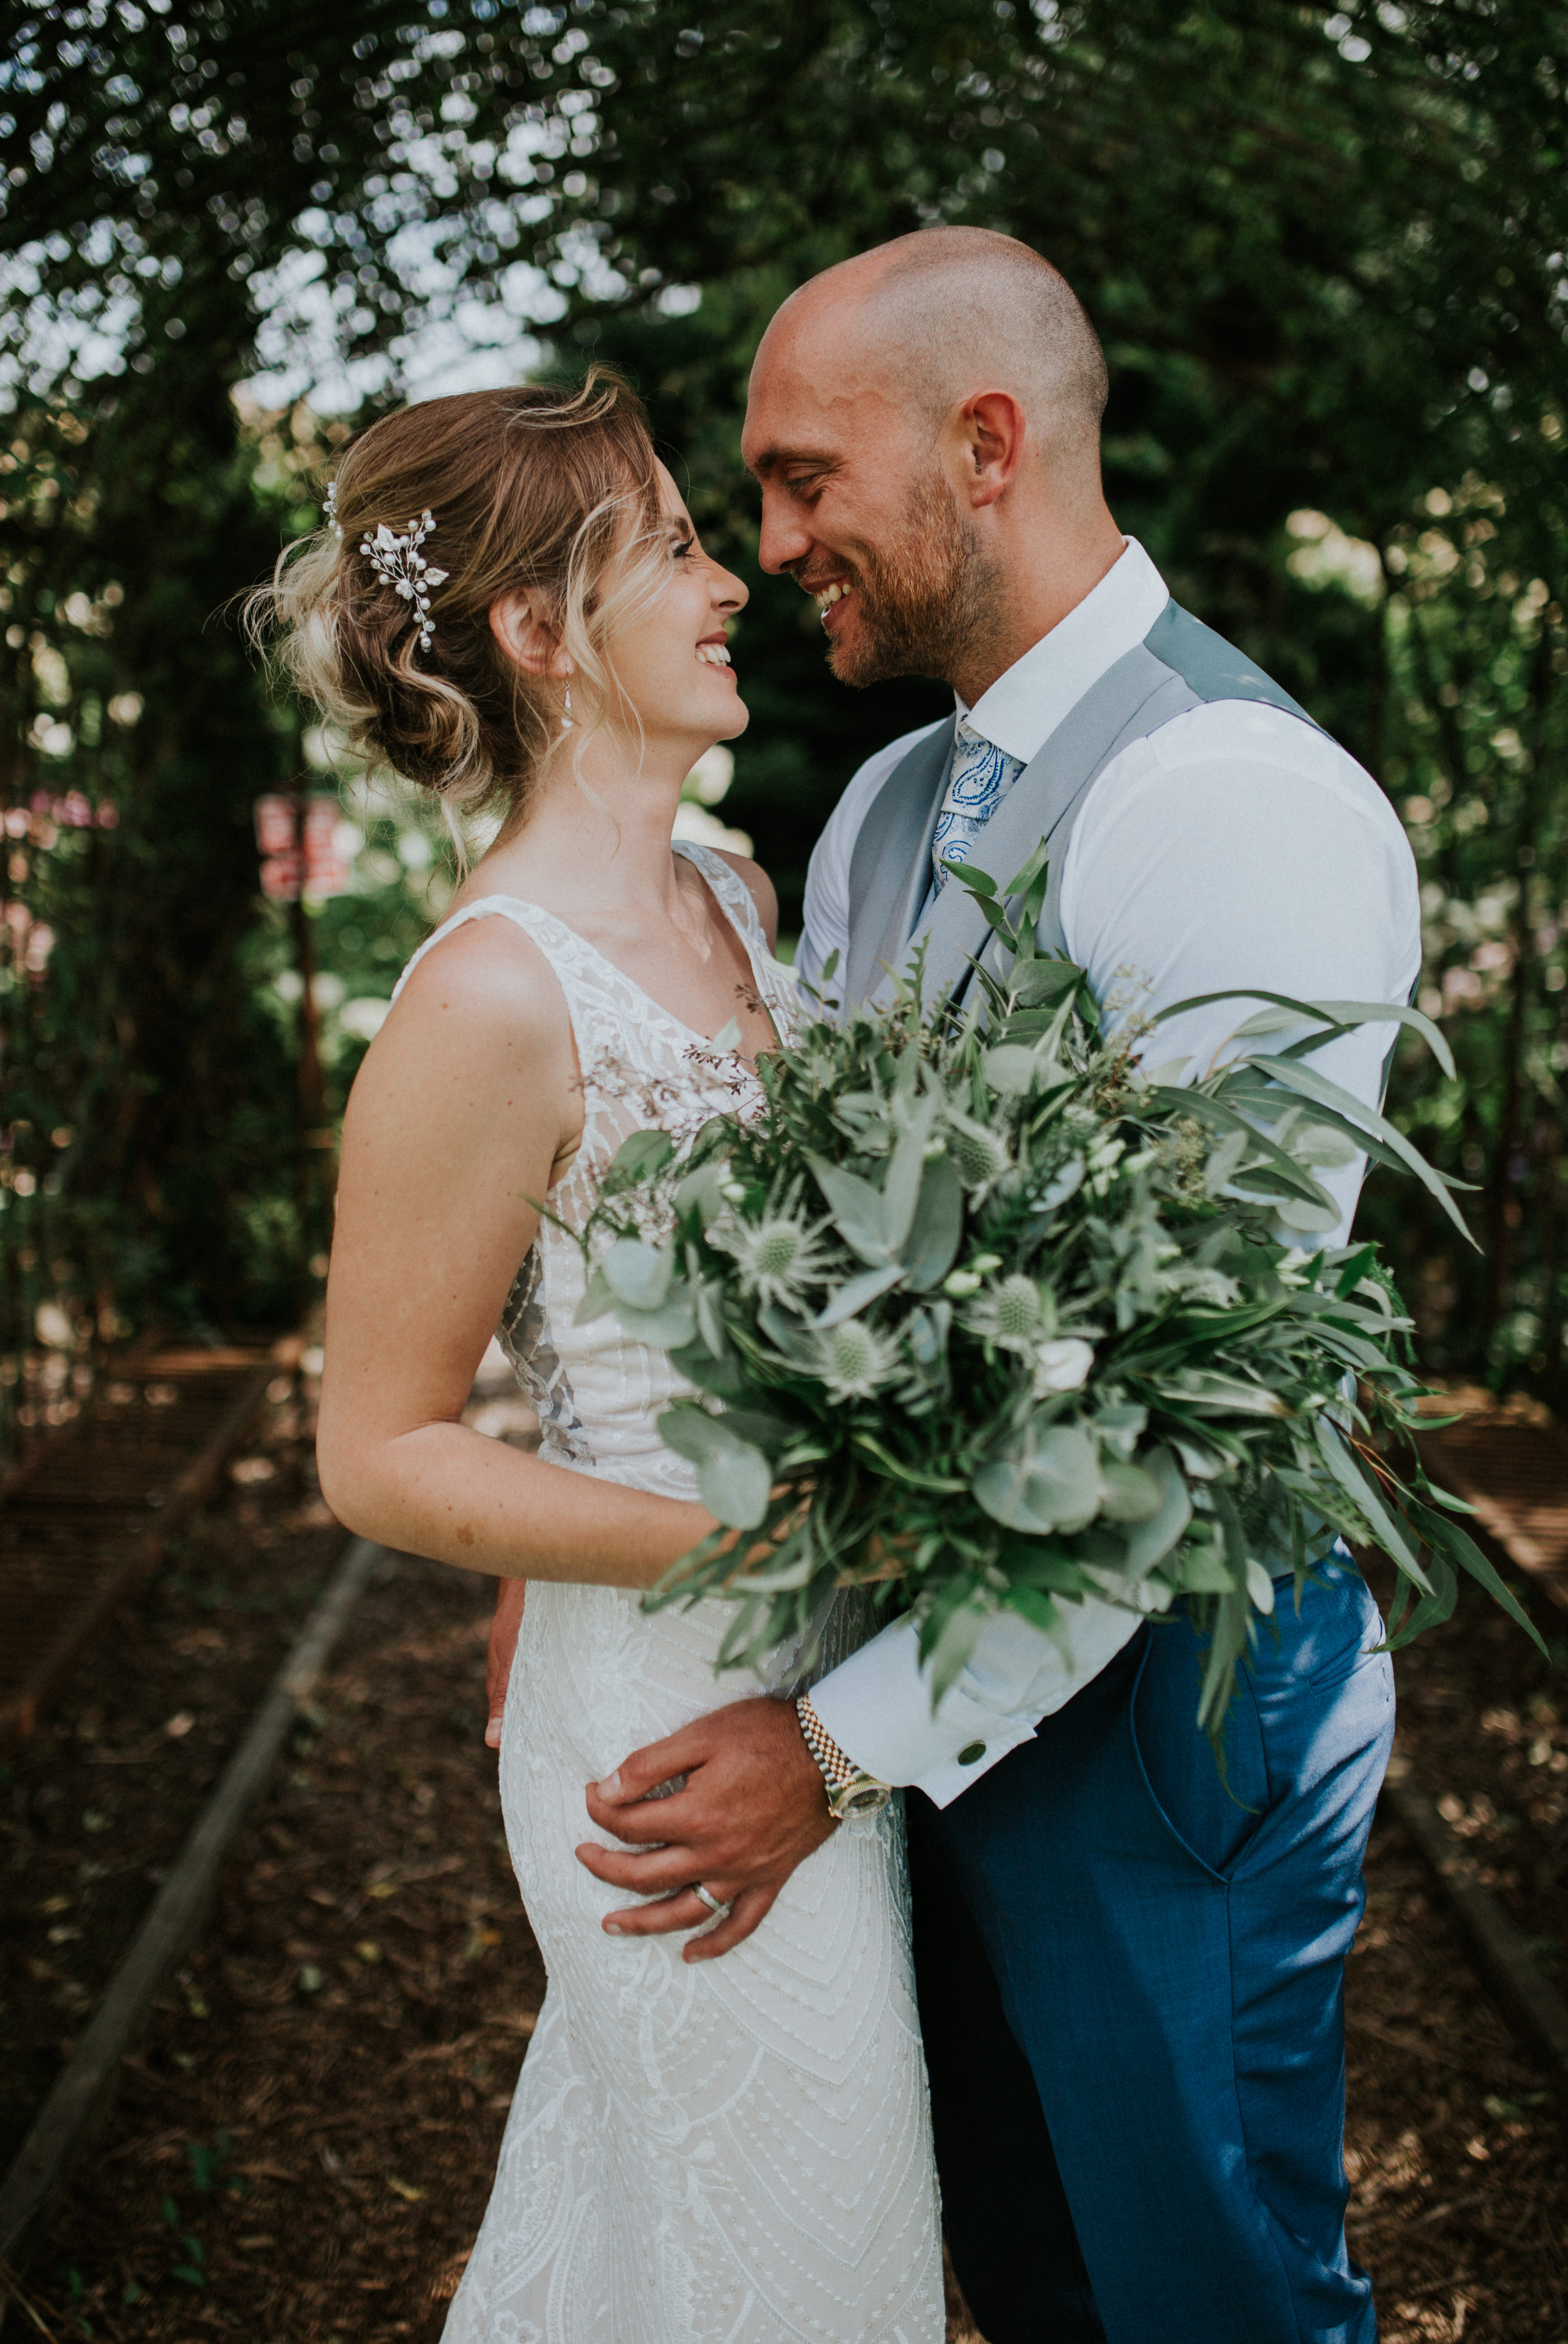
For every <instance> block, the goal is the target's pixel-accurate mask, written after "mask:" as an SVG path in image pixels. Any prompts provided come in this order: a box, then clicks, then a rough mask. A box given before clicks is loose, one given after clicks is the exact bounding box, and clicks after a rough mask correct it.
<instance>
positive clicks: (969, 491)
mask: <svg viewBox="0 0 1568 2344" xmlns="http://www.w3.org/2000/svg"><path fill="white" fill-rule="evenodd" d="M1027 430H1028V426H1027V422H1026V420H1025V416H1024V409H1023V407H1022V404H1021V403H1020V401H1019V400H1017V399H1015V398H1014V396H1013V394H1012V392H1011V391H1010V390H980V391H976V393H975V396H974V397H973V398H972V399H966V400H965V401H964V404H963V406H962V407H960V408H959V409H957V411H956V414H955V416H954V418H953V424H952V432H953V442H954V445H953V452H954V454H955V455H956V457H957V459H958V468H959V479H960V482H961V486H962V492H963V494H964V495H965V496H966V500H967V501H968V503H969V506H970V508H971V510H975V511H978V510H980V508H981V507H982V506H985V505H994V504H995V503H996V500H997V498H998V497H999V496H1001V494H1002V493H1003V491H1004V490H1006V489H1007V488H1008V487H1010V486H1011V484H1012V482H1013V480H1015V479H1016V477H1017V471H1018V468H1019V466H1020V465H1021V464H1022V462H1023V460H1024V442H1025V440H1026V438H1027Z"/></svg>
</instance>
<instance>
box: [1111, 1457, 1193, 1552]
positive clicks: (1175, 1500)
mask: <svg viewBox="0 0 1568 2344" xmlns="http://www.w3.org/2000/svg"><path fill="white" fill-rule="evenodd" d="M1138 1462H1139V1464H1140V1465H1141V1466H1142V1468H1143V1470H1144V1471H1145V1473H1147V1474H1148V1477H1149V1479H1150V1480H1152V1481H1153V1482H1154V1483H1155V1484H1156V1486H1157V1488H1158V1491H1159V1507H1158V1511H1157V1512H1155V1513H1153V1514H1150V1515H1149V1516H1148V1519H1147V1520H1146V1521H1139V1522H1134V1523H1133V1524H1132V1525H1131V1526H1130V1528H1129V1529H1128V1533H1127V1544H1126V1561H1125V1564H1124V1566H1123V1567H1124V1570H1125V1572H1126V1575H1127V1577H1128V1580H1129V1581H1133V1582H1134V1583H1136V1582H1137V1581H1138V1580H1140V1579H1142V1578H1143V1577H1144V1576H1145V1574H1146V1573H1147V1572H1148V1571H1152V1570H1153V1569H1154V1567H1155V1565H1156V1563H1159V1562H1163V1561H1165V1558H1166V1556H1167V1555H1168V1553H1169V1552H1170V1551H1171V1549H1172V1547H1174V1546H1175V1544H1176V1542H1177V1541H1178V1540H1179V1538H1180V1537H1181V1536H1182V1534H1183V1532H1184V1531H1186V1529H1187V1526H1188V1524H1189V1522H1190V1521H1191V1520H1192V1500H1191V1498H1190V1497H1189V1494H1188V1488H1187V1483H1186V1481H1185V1480H1183V1478H1182V1473H1181V1469H1180V1467H1179V1464H1178V1463H1177V1460H1176V1459H1175V1458H1174V1457H1173V1456H1172V1454H1171V1452H1170V1450H1168V1449H1167V1448H1165V1447H1164V1446H1163V1445H1161V1446H1160V1447H1158V1448H1156V1449H1149V1450H1145V1451H1144V1453H1143V1455H1142V1456H1141V1457H1140V1458H1139V1460H1138Z"/></svg>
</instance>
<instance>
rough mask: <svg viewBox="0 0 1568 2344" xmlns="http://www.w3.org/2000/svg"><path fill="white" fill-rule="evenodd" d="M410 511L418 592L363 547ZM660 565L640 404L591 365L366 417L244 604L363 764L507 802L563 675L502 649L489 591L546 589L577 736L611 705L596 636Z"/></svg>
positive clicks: (654, 583) (516, 804) (542, 732)
mask: <svg viewBox="0 0 1568 2344" xmlns="http://www.w3.org/2000/svg"><path fill="white" fill-rule="evenodd" d="M426 516H429V517H430V520H432V522H433V526H432V527H431V528H430V530H429V531H428V533H426V534H425V535H424V536H423V537H422V538H420V539H419V540H418V541H417V552H418V555H419V557H420V558H421V559H422V561H423V562H424V563H425V564H426V565H427V569H428V572H429V573H430V577H431V578H433V575H434V573H436V572H438V571H440V572H443V573H444V576H443V577H442V578H441V581H440V583H431V582H429V581H428V579H426V578H425V577H424V576H422V575H421V573H420V572H419V571H418V570H417V569H416V570H415V572H414V574H415V579H416V581H417V582H418V583H419V584H420V597H419V599H417V600H416V598H415V597H414V596H413V595H412V594H404V593H402V592H400V591H398V590H397V588H396V587H395V586H394V585H393V584H390V583H389V582H388V581H387V579H386V577H385V576H384V575H383V574H382V572H381V571H379V570H378V568H377V567H376V565H375V563H374V562H373V561H372V560H371V558H370V556H369V554H367V553H366V552H364V551H361V548H362V546H363V545H364V544H365V542H366V541H367V540H368V541H371V542H372V543H374V542H375V541H376V535H377V531H378V530H379V529H384V530H388V531H389V532H390V534H391V536H392V537H394V538H402V539H404V540H405V541H408V540H409V539H410V537H412V536H413V535H414V533H415V532H417V531H418V530H420V524H421V520H423V519H424V518H425V517H426ZM334 523H335V528H334V526H333V524H334ZM384 542H385V541H383V543H384ZM400 560H401V562H402V566H403V567H404V569H405V570H406V569H407V568H408V567H410V564H409V563H408V561H407V558H406V556H405V557H399V556H397V555H396V554H394V556H393V557H392V561H393V567H394V568H396V567H398V566H399V562H400ZM669 566H670V549H669V530H668V526H667V524H666V522H665V521H664V520H663V514H662V510H661V506H660V500H659V489H658V482H657V479H656V477H655V472H654V455H653V443H652V436H651V434H650V432H649V429H648V419H647V416H646V414H645V412H644V411H643V408H642V402H641V400H640V399H638V398H637V395H636V393H635V392H634V391H633V390H632V389H631V387H630V386H629V385H628V384H627V383H626V382H624V381H623V380H622V378H621V377H620V376H619V375H618V374H616V373H614V372H613V371H612V369H610V368H608V367H602V366H595V367H592V368H591V369H590V370H589V373H588V375H587V378H586V379H585V380H584V382H583V384H582V389H579V390H575V391H562V390H561V389H551V388H549V387H545V386H540V385H531V386H524V387H522V388H521V389H512V390H475V391H466V392H464V393H462V394H461V395H460V396H459V397H456V398H452V399H430V401H429V402H428V404H426V405H423V406H419V407H407V408H404V409H401V410H400V412H399V413H398V414H396V415H389V416H386V417H384V418H383V419H381V420H380V421H379V422H378V423H373V424H372V425H371V426H370V428H369V430H368V431H366V432H365V433H364V434H363V435H362V436H361V437H360V438H359V439H358V440H355V441H354V443H353V445H352V446H351V447H350V448H349V451H348V453H347V454H346V455H345V456H344V457H343V459H342V460H341V462H340V463H339V466H338V470H337V474H336V477H335V479H334V481H333V486H332V496H331V502H330V505H329V526H328V527H327V528H325V529H323V530H320V531H319V532H318V533H317V534H316V535H315V536H313V537H310V538H307V539H305V540H303V541H301V543H300V545H299V546H298V547H290V548H289V549H288V551H286V552H285V553H284V554H283V556H282V557H281V559H280V560H279V561H278V568H277V571H276V572H275V574H274V578H273V583H272V585H271V587H270V588H268V589H263V590H262V591H259V592H258V594H256V595H254V596H253V597H252V598H251V604H250V610H249V616H250V620H251V623H252V625H253V627H254V629H255V630H256V631H257V632H258V634H262V635H270V636H272V637H273V638H274V645H275V656H276V657H277V659H278V663H279V664H280V666H281V667H282V669H283V671H284V672H285V673H286V674H287V675H288V678H289V679H290V681H291V682H293V683H294V684H295V685H296V686H297V687H298V690H299V691H300V692H302V693H303V694H304V695H305V696H306V698H308V699H309V700H311V701H313V702H315V704H316V706H317V707H318V708H319V710H320V711H321V713H322V715H323V716H324V717H325V718H326V719H327V721H328V722H329V723H330V724H332V725H333V726H335V727H336V729H337V730H338V731H339V732H341V733H342V734H343V736H344V738H345V740H346V741H347V743H349V747H350V748H351V749H352V750H354V751H355V752H356V753H358V754H359V755H360V756H361V757H363V758H364V760H365V761H366V763H367V765H368V767H369V768H370V769H371V770H378V769H379V770H386V769H387V768H390V770H391V771H392V772H393V773H399V774H401V775H402V776H404V777H405V778H406V779H407V780H409V781H411V782H416V783H421V784H422V785H423V786H424V787H425V788H427V789H430V790H433V791H435V792H437V793H439V795H440V797H441V799H442V800H443V801H444V802H445V803H446V804H447V805H449V806H450V807H452V808H453V809H458V808H460V809H462V810H464V811H466V812H470V813H472V812H475V811H478V810H479V809H481V808H482V807H485V806H487V805H493V806H496V807H498V808H502V809H504V811H505V813H507V814H508V815H509V816H510V815H515V814H517V813H521V811H522V810H523V808H524V807H525V805H526V803H527V799H528V793H529V788H530V784H531V782H532V781H533V780H534V778H535V776H536V775H537V774H538V773H539V771H540V769H541V764H542V763H543V760H544V758H545V756H546V754H547V753H548V752H549V751H550V749H551V747H552V746H553V745H554V744H555V743H558V742H559V741H560V740H561V737H562V736H561V701H562V693H561V683H560V682H559V681H558V680H555V679H553V678H549V677H542V676H533V675H530V674H528V673H526V672H524V671H523V670H522V669H521V668H520V667H519V666H518V665H517V664H516V663H515V662H513V661H512V660H511V659H509V658H508V656H507V654H506V653H505V652H504V651H503V650H502V649H501V645H500V644H499V643H498V642H496V640H495V637H494V636H493V634H492V633H491V625H490V611H491V604H492V603H494V602H495V601H498V600H500V599H501V597H502V596H503V595H505V594H508V593H513V592H517V591H520V590H524V589H526V590H529V591H537V592H538V593H540V594H541V596H542V598H543V601H544V602H545V605H546V607H547V610H548V613H549V618H550V623H551V625H552V626H553V627H554V629H555V631H556V632H557V634H558V635H559V637H560V640H561V647H562V649H563V650H564V652H565V653H566V656H567V658H568V659H569V660H570V661H571V662H572V677H571V689H572V725H573V730H572V733H571V734H570V735H568V736H567V737H568V738H570V739H571V740H572V745H573V747H574V749H576V748H578V747H579V746H580V744H581V743H582V742H584V741H585V740H586V739H587V737H588V736H589V735H590V734H591V733H592V732H594V731H595V730H596V729H597V728H598V727H599V726H600V725H602V723H603V722H605V720H606V718H607V717H608V716H609V715H610V714H611V712H612V708H613V707H614V704H615V701H616V684H615V677H614V670H613V666H612V659H611V655H610V650H609V646H610V642H611V639H612V636H613V635H614V633H615V631H616V630H617V629H618V628H619V627H621V626H622V625H624V624H625V623H626V622H627V621H630V620H632V619H634V618H635V617H637V616H639V615H640V614H641V612H642V611H643V610H645V609H646V608H647V607H648V605H649V603H650V602H651V601H652V599H653V597H654V596H655V595H656V594H657V593H658V591H660V588H661V587H662V585H663V581H664V580H665V579H666V578H667V577H668V575H669Z"/></svg>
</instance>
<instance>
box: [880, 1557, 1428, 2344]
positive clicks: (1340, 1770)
mask: <svg viewBox="0 0 1568 2344" xmlns="http://www.w3.org/2000/svg"><path fill="white" fill-rule="evenodd" d="M1319 1569H1320V1576H1321V1577H1322V1579H1323V1580H1324V1581H1325V1582H1326V1584H1325V1585H1324V1586H1322V1587H1312V1586H1309V1587H1308V1588H1307V1589H1306V1590H1305V1591H1303V1594H1302V1598H1301V1607H1300V1616H1298V1615H1297V1612H1296V1610H1295V1605H1294V1601H1293V1598H1292V1594H1291V1590H1290V1581H1285V1582H1284V1583H1283V1584H1282V1585H1280V1587H1279V1588H1278V1590H1277V1593H1278V1596H1279V1610H1278V1612H1277V1614H1276V1621H1277V1625H1278V1636H1277V1637H1276V1636H1275V1635H1273V1634H1272V1633H1270V1629H1269V1627H1268V1625H1267V1624H1266V1623H1265V1624H1264V1625H1262V1626H1261V1628H1260V1632H1259V1638H1258V1642H1257V1645H1256V1648H1255V1650H1254V1652H1253V1653H1252V1655H1251V1657H1250V1660H1249V1665H1248V1666H1247V1668H1246V1669H1245V1670H1244V1672H1243V1673H1242V1676H1241V1682H1240V1686H1239V1692H1238V1694H1237V1698H1236V1700H1235V1702H1234V1703H1233V1704H1232V1708H1231V1712H1230V1718H1229V1726H1228V1731H1227V1765H1228V1773H1229V1794H1228V1793H1227V1791H1226V1789H1225V1787H1224V1786H1223V1785H1222V1783H1221V1782H1220V1779H1219V1772H1218V1769H1217V1768H1216V1765H1215V1763H1214V1757H1213V1754H1212V1752H1211V1751H1210V1748H1209V1743H1208V1741H1207V1739H1206V1738H1205V1736H1204V1735H1203V1734H1202V1733H1199V1730H1198V1728H1197V1725H1196V1723H1194V1717H1195V1713H1196V1710H1197V1705H1198V1693H1199V1675H1200V1669H1201V1662H1202V1651H1201V1647H1200V1644H1199V1639H1198V1637H1197V1636H1196V1634H1195V1633H1194V1632H1193V1630H1192V1627H1191V1625H1190V1623H1189V1621H1188V1620H1187V1618H1186V1615H1185V1612H1184V1611H1183V1610H1182V1608H1181V1607H1180V1606H1179V1607H1178V1609H1177V1611H1176V1613H1175V1614H1174V1615H1173V1616H1172V1617H1170V1618H1169V1619H1168V1620H1166V1621H1163V1622H1151V1623H1149V1624H1148V1626H1146V1627H1144V1628H1141V1629H1140V1630H1139V1631H1138V1634H1137V1635H1136V1636H1135V1637H1134V1638H1133V1640H1132V1642H1131V1643H1129V1644H1128V1646H1127V1647H1126V1648H1125V1650H1124V1651H1123V1652H1121V1654H1120V1655H1119V1656H1118V1659H1117V1660H1116V1661H1114V1662H1112V1663H1111V1665H1110V1667H1109V1668H1108V1669H1107V1670H1106V1671H1105V1672H1103V1674H1101V1675H1100V1676H1099V1677H1098V1678H1096V1679H1095V1680H1094V1681H1093V1682H1091V1683H1089V1684H1088V1685H1086V1686H1085V1688H1084V1689H1083V1691H1082V1692H1079V1693H1078V1694H1077V1697H1076V1699H1074V1700H1073V1701H1071V1702H1069V1703H1068V1704H1067V1707H1066V1708H1065V1709H1063V1710H1061V1711H1059V1712H1058V1713H1057V1715H1056V1716H1054V1717H1048V1718H1047V1719H1046V1720H1045V1721H1044V1723H1042V1724H1041V1726H1040V1728H1039V1730H1038V1732H1037V1734H1036V1736H1035V1739H1034V1741H1033V1742H1032V1743H1027V1744H1026V1745H1025V1746H1024V1747H1023V1748H1021V1749H1018V1750H1015V1751H1013V1752H1011V1753H1009V1755H1008V1756H1007V1758H1005V1759H1004V1760H1003V1761H1002V1762H1001V1763H1000V1764H998V1765H996V1766H995V1767H993V1768H992V1769H991V1771H990V1772H989V1773H987V1774H986V1775H984V1776H982V1777H981V1779H980V1780H979V1781H978V1782H977V1783H976V1784H975V1786H974V1788H973V1789H972V1790H970V1791H967V1792H966V1793H965V1794H964V1795H963V1797H962V1798H960V1799H958V1800H956V1801H955V1803H953V1804H952V1805H951V1806H950V1807H947V1808H946V1809H943V1810H938V1809H937V1808H936V1807H934V1806H933V1805H932V1804H931V1803H930V1802H929V1801H928V1800H926V1799H925V1798H924V1797H922V1795H921V1794H920V1793H918V1792H914V1793H910V1797H909V1802H908V1805H909V1820H910V1860H911V1866H912V1871H913V1874H914V1882H915V1945H916V1976H917V1980H918V1985H919V1992H920V2010H921V2021H922V2026H923V2027H924V2030H925V2036H926V2060H927V2065H928V2068H929V2071H930V2076H931V2089H932V2108H933V2114H934V2117H935V2121H936V2157H937V2165H938V2168H939V2171H940V2174H941V2180H942V2197H943V2211H944V2218H945V2221H946V2229H947V2235H948V2241H949V2244H950V2247H951V2248H952V2253H953V2259H954V2264H955V2267H956V2270H957V2273H958V2277H959V2279H960V2282H961V2283H962V2285H963V2288H964V2290H965V2293H966V2295H967V2297H968V2299H969V2302H970V2306H971V2309H973V2311H974V2314H975V2317H976V2320H977V2321H978V2322H979V2326H980V2329H981V2332H982V2334H983V2335H985V2336H986V2339H988V2344H1373V2339H1375V2337H1376V2334H1377V2324H1376V2319H1375V2316H1374V2314H1373V2310H1372V2301H1371V2281H1370V2279H1369V2278H1368V2277H1367V2275H1366V2273H1365V2272H1364V2271H1362V2270H1361V2269H1359V2268H1357V2267H1356V2266H1355V2265H1354V2264H1353V2263H1351V2260H1350V2258H1349V2256H1348V2254H1347V2252H1346V2248H1345V2234H1344V2213H1345V2203H1346V2196H1347V2190H1346V2184H1345V2171H1344V2157H1343V2133H1344V2109H1345V2059H1344V2001H1343V1970H1344V1961H1345V1956H1346V1955H1347V1953H1348V1952H1349V1950H1350V1946H1351V1939H1352V1938H1353V1936H1354V1935H1355V1930H1356V1925H1357V1923H1358V1921H1359V1920H1360V1918H1361V1909H1362V1904H1363V1902H1364V1892H1363V1888H1362V1882H1361V1862H1362V1857H1363V1855H1364V1854H1365V1850H1366V1843H1367V1834H1368V1832H1369V1830H1370V1828H1371V1816H1372V1808H1373V1804H1374V1803H1375V1801H1376V1798H1377V1793H1378V1788H1379V1785H1380V1783H1381V1781H1382V1776H1383V1771H1384V1768H1385V1766H1386V1764H1387V1763H1388V1754H1389V1749H1390V1745H1391V1741H1392V1738H1393V1678H1392V1671H1391V1663H1390V1662H1389V1659H1388V1657H1387V1655H1386V1654H1384V1655H1379V1656H1372V1655H1371V1652H1370V1647H1371V1646H1372V1645H1374V1644H1375V1643H1377V1642H1379V1641H1380V1639H1381V1623H1380V1622H1379V1619H1378V1614H1377V1610H1376V1607H1375V1605H1374V1604H1373V1602H1372V1601H1371V1596H1370V1594H1369V1593H1368V1591H1367V1590H1366V1587H1365V1585H1364V1584H1363V1582H1362V1581H1361V1576H1360V1574H1359V1573H1358V1572H1357V1571H1354V1570H1353V1569H1351V1568H1350V1567H1348V1566H1340V1565H1339V1564H1337V1563H1335V1562H1334V1561H1328V1562H1326V1563H1324V1564H1321V1565H1320V1566H1319Z"/></svg>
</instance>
